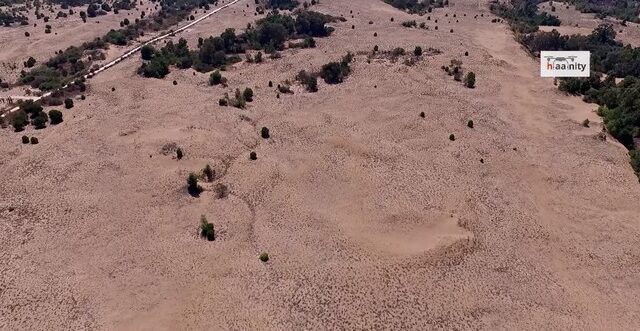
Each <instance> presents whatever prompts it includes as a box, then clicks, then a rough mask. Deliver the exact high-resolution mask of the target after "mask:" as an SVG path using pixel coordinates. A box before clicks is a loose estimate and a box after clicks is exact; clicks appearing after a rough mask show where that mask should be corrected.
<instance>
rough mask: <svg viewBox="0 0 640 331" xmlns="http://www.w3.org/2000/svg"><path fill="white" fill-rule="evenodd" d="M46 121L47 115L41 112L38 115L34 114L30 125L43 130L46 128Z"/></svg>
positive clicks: (47, 119)
mask: <svg viewBox="0 0 640 331" xmlns="http://www.w3.org/2000/svg"><path fill="white" fill-rule="evenodd" d="M48 121H49V116H47V113H45V112H43V111H41V112H39V113H38V114H36V116H35V117H34V118H33V120H32V121H31V124H33V126H34V127H35V128H36V129H44V128H45V127H47V122H48Z"/></svg>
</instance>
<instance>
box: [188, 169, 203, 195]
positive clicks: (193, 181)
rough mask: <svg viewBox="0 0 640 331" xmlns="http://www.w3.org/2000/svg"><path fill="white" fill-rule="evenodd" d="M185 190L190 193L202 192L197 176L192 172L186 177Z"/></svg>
mask: <svg viewBox="0 0 640 331" xmlns="http://www.w3.org/2000/svg"><path fill="white" fill-rule="evenodd" d="M187 191H189V193H190V194H191V195H198V194H200V192H202V187H200V185H198V176H197V175H196V174H195V173H193V172H192V173H190V174H189V177H187Z"/></svg>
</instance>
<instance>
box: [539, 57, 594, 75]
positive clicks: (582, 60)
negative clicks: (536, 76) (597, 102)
mask: <svg viewBox="0 0 640 331" xmlns="http://www.w3.org/2000/svg"><path fill="white" fill-rule="evenodd" d="M590 64H591V52H589V51H541V52H540V76H541V77H589V74H590V72H591V70H590V69H591V68H590V67H591V66H590Z"/></svg>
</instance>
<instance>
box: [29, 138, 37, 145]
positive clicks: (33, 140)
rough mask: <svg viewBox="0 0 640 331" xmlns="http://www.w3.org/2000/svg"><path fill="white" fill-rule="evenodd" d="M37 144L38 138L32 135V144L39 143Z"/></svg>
mask: <svg viewBox="0 0 640 331" xmlns="http://www.w3.org/2000/svg"><path fill="white" fill-rule="evenodd" d="M37 144H38V138H36V137H31V145H37Z"/></svg>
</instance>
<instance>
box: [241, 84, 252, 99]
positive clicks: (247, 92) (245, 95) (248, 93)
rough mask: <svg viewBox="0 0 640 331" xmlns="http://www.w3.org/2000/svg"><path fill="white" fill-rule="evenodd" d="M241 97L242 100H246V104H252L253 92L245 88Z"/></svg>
mask: <svg viewBox="0 0 640 331" xmlns="http://www.w3.org/2000/svg"><path fill="white" fill-rule="evenodd" d="M242 96H243V98H244V100H246V101H247V102H252V101H253V90H252V89H250V88H248V87H247V88H245V89H244V91H243V92H242Z"/></svg>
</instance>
